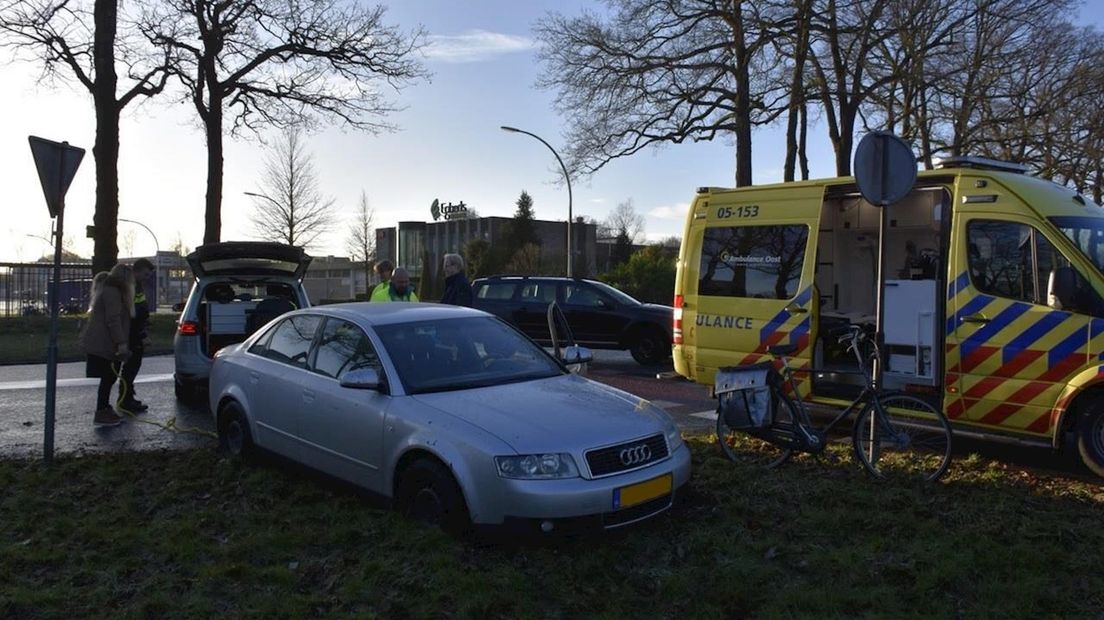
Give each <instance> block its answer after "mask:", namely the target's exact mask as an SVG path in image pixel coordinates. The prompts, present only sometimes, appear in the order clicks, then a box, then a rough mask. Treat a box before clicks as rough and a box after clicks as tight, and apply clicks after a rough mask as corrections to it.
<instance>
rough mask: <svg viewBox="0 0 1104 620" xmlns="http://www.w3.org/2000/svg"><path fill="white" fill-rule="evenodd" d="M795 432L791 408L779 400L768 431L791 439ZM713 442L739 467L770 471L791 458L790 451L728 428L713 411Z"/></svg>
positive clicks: (718, 413)
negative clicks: (714, 437) (715, 420)
mask: <svg viewBox="0 0 1104 620" xmlns="http://www.w3.org/2000/svg"><path fill="white" fill-rule="evenodd" d="M795 430H796V427H795V426H794V412H793V405H792V404H790V401H788V400H786V399H784V398H780V399H779V400H778V406H777V407H776V408H775V411H774V423H773V424H772V425H771V427H770V431H771V432H772V433H774V434H776V435H782V436H790V437H792V435H793V433H794V431H795ZM717 443H718V444H719V445H720V446H721V452H723V453H724V455H725V456H727V457H728V459H729V460H730V461H732V462H733V463H736V464H739V465H749V466H752V467H763V468H766V469H772V468H774V467H778V466H779V465H781V464H782V463H785V462H786V461H788V460H789V458H790V456H792V455H793V448H790V447H783V446H779V445H777V444H774V443H771V442H769V441H766V440H765V439H759V438H758V437H755V436H754V435H749V434H748V433H746V432H744V431H740V430H736V429H734V428H732V427H730V426H729V425H728V424H727V423H726V422H725V416H724V414H723V413H721V412H720V411H718V412H717Z"/></svg>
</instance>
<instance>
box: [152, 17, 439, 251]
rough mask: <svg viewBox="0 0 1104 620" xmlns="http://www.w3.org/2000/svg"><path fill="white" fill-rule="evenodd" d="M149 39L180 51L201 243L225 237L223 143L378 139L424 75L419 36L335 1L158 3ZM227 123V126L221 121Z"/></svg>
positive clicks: (179, 64) (421, 38) (179, 71)
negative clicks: (266, 137)
mask: <svg viewBox="0 0 1104 620" xmlns="http://www.w3.org/2000/svg"><path fill="white" fill-rule="evenodd" d="M162 6H163V8H162V9H161V10H158V11H155V12H151V14H150V16H149V18H148V19H147V22H146V28H147V30H148V32H149V33H150V37H151V40H153V41H156V42H157V43H159V44H164V45H167V46H170V47H172V48H173V49H176V50H178V51H179V52H180V62H179V63H178V64H177V65H176V68H175V71H176V74H177V75H178V76H179V78H180V80H181V82H183V84H184V86H185V88H186V90H187V98H188V100H190V101H191V103H192V104H193V105H194V106H195V109H196V111H197V112H198V114H199V118H200V120H201V121H202V123H203V126H204V130H205V133H206V137H207V198H206V214H205V224H206V226H205V230H204V233H203V240H204V242H205V243H211V242H215V241H218V240H219V238H220V235H221V230H222V215H221V210H222V176H223V137H224V134H225V133H226V132H227V131H229V132H230V133H237V132H239V131H241V130H253V131H256V130H258V128H260V127H261V126H265V125H274V126H277V127H288V126H290V125H302V124H305V123H308V122H310V121H314V120H316V119H323V120H327V121H336V122H339V123H343V124H346V125H348V126H351V127H354V128H357V129H361V130H366V131H368V132H371V133H377V132H380V131H384V130H391V129H393V126H392V125H390V124H388V123H387V122H386V121H385V120H383V118H384V117H386V116H387V115H388V114H390V113H392V112H395V111H396V110H398V109H399V108H398V107H396V106H395V104H394V103H392V102H391V101H389V100H388V99H387V98H386V97H385V96H384V93H383V92H382V88H381V87H382V86H386V87H390V88H391V89H393V90H399V89H400V88H402V87H403V86H404V85H407V84H409V83H412V82H414V81H416V80H419V79H421V78H424V77H427V76H428V74H427V72H426V70H425V69H424V67H423V66H422V64H421V61H420V58H419V57H418V55H417V51H418V50H419V49H420V48H421V46H422V44H423V43H422V42H423V39H424V36H423V33H422V31H421V30H420V29H416V30H414V31H412V32H410V33H404V32H402V31H400V30H399V29H398V28H396V27H394V26H389V25H387V24H385V23H384V21H383V18H384V14H385V9H384V8H383V7H379V6H377V7H366V6H363V5H361V4H359V3H346V2H342V1H340V0H302V1H301V2H287V1H286V0H164V2H163V5H162ZM228 116H229V122H227V117H228Z"/></svg>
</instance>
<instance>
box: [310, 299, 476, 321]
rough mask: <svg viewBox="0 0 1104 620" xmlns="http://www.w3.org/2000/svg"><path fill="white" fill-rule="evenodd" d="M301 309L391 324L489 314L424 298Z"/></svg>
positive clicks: (354, 319) (350, 318)
mask: <svg viewBox="0 0 1104 620" xmlns="http://www.w3.org/2000/svg"><path fill="white" fill-rule="evenodd" d="M299 312H301V313H316V314H326V315H329V316H333V317H337V318H342V319H346V320H349V321H352V322H354V323H361V324H365V325H373V326H374V325H395V324H399V323H413V322H416V321H439V320H444V319H460V318H470V317H486V316H492V315H490V314H487V313H486V312H483V311H481V310H475V309H473V308H465V307H462V306H451V305H448V304H434V303H424V302H417V303H414V302H411V303H407V302H387V303H380V302H367V301H361V302H354V303H345V304H332V305H326V306H314V307H312V308H309V309H308V308H304V309H303V310H300V311H299Z"/></svg>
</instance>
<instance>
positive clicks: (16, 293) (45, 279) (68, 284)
mask: <svg viewBox="0 0 1104 620" xmlns="http://www.w3.org/2000/svg"><path fill="white" fill-rule="evenodd" d="M53 273H54V267H53V265H52V264H50V263H0V316H33V315H45V314H48V313H49V309H50V305H49V304H50V295H49V291H50V279H51V278H52V277H53ZM91 289H92V265H90V264H88V263H73V264H63V265H62V266H61V284H60V286H59V287H58V293H59V294H58V307H59V309H60V312H61V313H62V314H79V313H81V312H84V311H85V310H86V309H87V308H88V296H89V294H90V293H91Z"/></svg>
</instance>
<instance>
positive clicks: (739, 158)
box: [732, 0, 751, 187]
mask: <svg viewBox="0 0 1104 620" xmlns="http://www.w3.org/2000/svg"><path fill="white" fill-rule="evenodd" d="M732 11H733V18H734V19H733V24H732V25H733V33H732V34H733V35H734V36H733V39H734V40H733V46H734V47H735V52H736V112H735V117H736V119H735V120H736V187H745V186H748V185H751V77H750V75H749V72H748V65H749V64H750V62H751V58H750V56H751V55H750V53H749V52H748V49H747V43H746V41H745V38H744V16H743V9H742V7H741V1H740V0H733V3H732Z"/></svg>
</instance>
